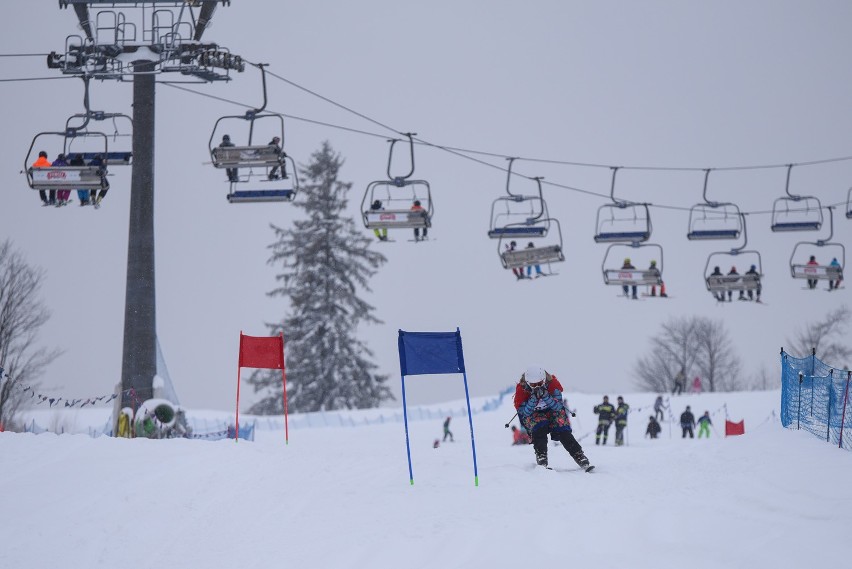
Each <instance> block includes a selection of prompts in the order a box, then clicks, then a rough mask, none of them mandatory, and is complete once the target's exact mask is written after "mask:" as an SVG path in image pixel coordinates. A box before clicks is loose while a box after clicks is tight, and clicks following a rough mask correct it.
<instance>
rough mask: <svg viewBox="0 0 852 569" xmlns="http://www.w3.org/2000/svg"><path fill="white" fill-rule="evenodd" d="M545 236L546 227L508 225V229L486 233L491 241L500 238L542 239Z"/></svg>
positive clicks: (501, 228) (496, 229) (494, 229)
mask: <svg viewBox="0 0 852 569" xmlns="http://www.w3.org/2000/svg"><path fill="white" fill-rule="evenodd" d="M545 235H547V227H546V226H544V225H510V226H508V227H495V228H493V229H491V230H490V231H489V232H488V237H490V238H492V239H500V238H502V237H517V238H519V239H525V238H536V237H544V236H545Z"/></svg>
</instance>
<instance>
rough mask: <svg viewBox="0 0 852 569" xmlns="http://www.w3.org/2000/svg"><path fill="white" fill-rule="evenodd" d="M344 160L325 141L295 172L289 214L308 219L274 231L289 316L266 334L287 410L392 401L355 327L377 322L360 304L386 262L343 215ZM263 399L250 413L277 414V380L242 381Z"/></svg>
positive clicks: (259, 373)
mask: <svg viewBox="0 0 852 569" xmlns="http://www.w3.org/2000/svg"><path fill="white" fill-rule="evenodd" d="M342 165H343V160H342V159H341V158H340V155H338V154H335V152H334V151H333V150H332V148H331V145H330V144H329V143H328V142H325V143H323V145H322V148H321V149H320V150H318V151H317V152H315V153H314V154H313V155H312V156H311V163H310V164H309V165H308V166H307V167H305V168H303V169H301V172H302V176H303V178H305V180H304V183H303V189H302V190H301V191H300V192H299V198H298V199H297V200H296V201H295V202H293V205H294V206H295V207H299V208H301V209H303V210H304V211H305V214H306V215H307V219H303V220H298V221H294V222H293V228H292V229H282V228H280V227H277V226H275V225H272V229H273V231H274V232H275V237H276V240H275V242H274V243H273V244H272V245H270V249H271V250H272V256H271V257H270V259H269V263H270V264H271V265H274V266H280V267H281V272H280V273H279V274H277V275H276V277H275V278H276V280H277V281H278V283H279V286H278V288H275V289H274V290H272V291H270V292H269V293H268V294H269V295H270V296H281V297H287V298H288V299H289V300H290V313H289V315H288V316H285V318H284V320H283V321H282V322H280V323H277V324H268V326H269V328H270V333H271V334H272V335H277V334H278V333H279V332H283V333H284V343H285V365H286V368H287V403H288V410H290V411H296V412H308V411H320V410H330V409H363V408H367V407H376V406H378V405H379V404H380V403H381V402H382V401H384V400H386V399H392V398H393V396H392V395H391V392H390V389H389V388H388V386H387V385H386V382H387V379H388V376H387V375H379V374H377V373H375V372H376V369H377V367H378V366H376V365H375V364H374V363H372V361H371V360H370V358H371V357H372V356H373V352H372V351H370V349H369V348H367V346H366V345H365V344H364V343H363V342H362V341H360V340H359V339H358V338H357V337H356V333H357V328H358V325H359V324H360V323H379V322H380V321H379V320H378V319H377V318H376V317H375V316H373V311H374V307H373V306H371V305H370V304H368V303H367V302H365V301H364V300H362V299H361V298H359V297H358V293H359V292H360V291H362V290H363V291H367V292H369V291H370V287H369V285H368V280H369V278H370V277H371V276H373V275H374V274H375V273H376V271H377V270H378V268H379V267H380V266H381V265H382V264H383V263H385V262H386V260H387V259H386V258H385V256H384V255H382V254H381V253H378V252H376V251H371V250H370V249H369V247H370V243H371V239H369V238H368V237H366V236H365V235H364V232H363V231H361V230H359V228H357V227H356V225H355V221H354V220H353V219H352V218H351V217H347V216H346V214H345V209H346V203H347V199H346V194H347V192H348V191H349V190H350V188H351V187H352V184H351V183H349V184H346V183H343V182H341V181H339V180H338V179H337V176H338V172H339V170H340V167H341V166H342ZM248 382H249V384H250V385H253V386H254V390H255V392H261V393H264V397H263V398H262V399H261V400H260V401H259V402H258V403H256V404H255V405H253V406H252V407H251V409H250V411H249V412H251V413H256V414H280V413H282V412H283V406H284V402H283V400H282V386H281V373H280V372H279V371H278V370H256V371H255V372H253V373H252V374H251V376H250V377H249V379H248Z"/></svg>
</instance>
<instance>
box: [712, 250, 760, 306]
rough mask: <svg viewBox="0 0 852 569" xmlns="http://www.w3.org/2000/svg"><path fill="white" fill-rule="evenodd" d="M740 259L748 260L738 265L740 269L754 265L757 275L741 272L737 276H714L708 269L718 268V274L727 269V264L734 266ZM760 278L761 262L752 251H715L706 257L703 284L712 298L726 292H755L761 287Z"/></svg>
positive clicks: (756, 252) (745, 271)
mask: <svg viewBox="0 0 852 569" xmlns="http://www.w3.org/2000/svg"><path fill="white" fill-rule="evenodd" d="M741 259H748V260H747V261H746V262H745V263H742V262H740V263H739V264H740V266H741V267H743V266H750V265H755V270H756V271H757V274H756V275H755V274H753V273H752V274H746V273H747V272H748V270H743V272H741V273H740V272H739V271H737V272H738V273H739V274H736V275H729V274H726V273H724V272H723V273H722V274H721V275H714V274H713V272H714V271H713V270H711V269H710V267H713V268H714V269H715V268H716V267H719V268H720V272H722V270H723V267H727V266H728V263H731V265H732V266H736V265H735V264H734V263H737V262H738V261H740V260H741ZM762 278H763V261H762V259H761V257H760V253H759V252H758V251H754V250H745V249H732V250H731V251H727V252H726V251H717V252H714V253H710V255H709V256H708V257H707V264H706V265H704V283H705V285H706V286H707V290H708V291H710V293H711V294H713V296H718V295H719V294H722V293H725V292H727V291H741V292H747V291H750V290H752V291H753V290H757V289H758V287H760V286H761V284H760V282H761V279H762Z"/></svg>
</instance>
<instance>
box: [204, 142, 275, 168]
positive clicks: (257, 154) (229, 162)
mask: <svg viewBox="0 0 852 569" xmlns="http://www.w3.org/2000/svg"><path fill="white" fill-rule="evenodd" d="M210 154H211V156H212V158H213V166H215V167H216V168H251V167H253V166H258V167H261V166H278V165H281V164H283V163H284V160H285V158H286V155H285V154H284V152H282V151H281V149H280V148H278V147H277V146H275V145H272V144H264V145H263V146H224V147H223V146H217V147H215V148H213V149H212V150H211V152H210Z"/></svg>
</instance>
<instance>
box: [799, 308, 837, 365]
mask: <svg viewBox="0 0 852 569" xmlns="http://www.w3.org/2000/svg"><path fill="white" fill-rule="evenodd" d="M850 320H852V311H850V310H849V307H848V306H846V305H843V306H841V307H840V308H837V309H836V310H833V311H831V312H829V313H828V314H826V315H825V317H824V318H823V319H822V320H820V321H818V322H812V323H810V324H807V325H806V326H805V328H804V330H800V331H799V332H797V333H796V338H795V340H794V341H793V342H790V341H789V340H787V343H788V344H789V345H790V346H791V349H790V353H791V354H795V355H799V356H807V355H810V354H811V350H814V349H815V350H816V355H817V357H818V358H819V359H821V360H822V361H824V362H826V363H828V364H829V365H835V366H837V367H840V366H843V365H847V364H848V363H849V359H850V358H852V344H851V343H850V342H849V338H848V335H847V334H846V330H847V328H848V327H849V323H850Z"/></svg>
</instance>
